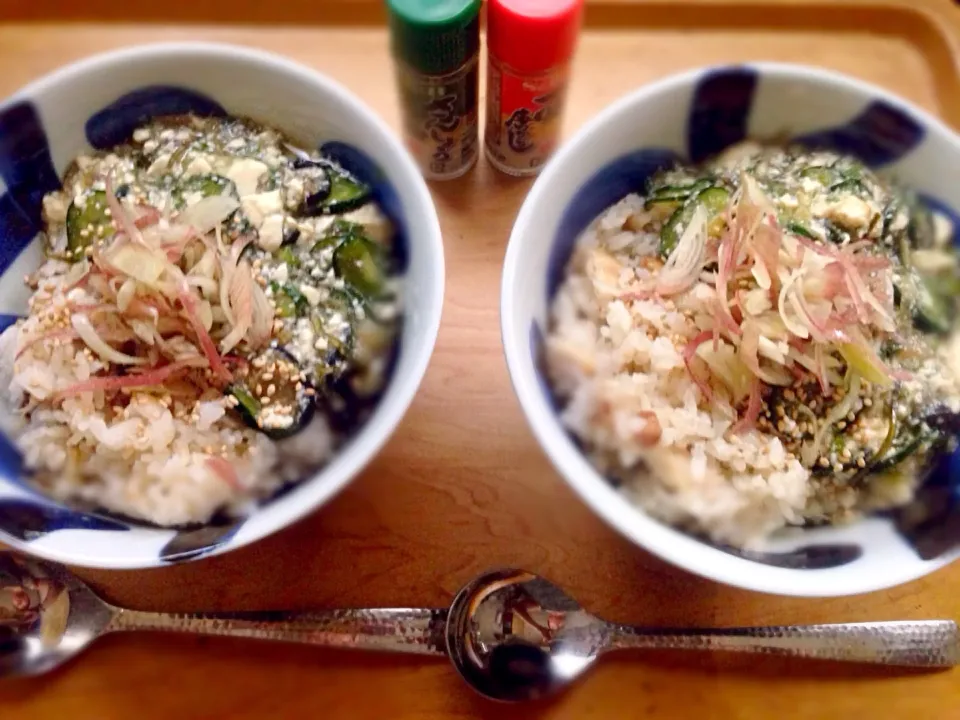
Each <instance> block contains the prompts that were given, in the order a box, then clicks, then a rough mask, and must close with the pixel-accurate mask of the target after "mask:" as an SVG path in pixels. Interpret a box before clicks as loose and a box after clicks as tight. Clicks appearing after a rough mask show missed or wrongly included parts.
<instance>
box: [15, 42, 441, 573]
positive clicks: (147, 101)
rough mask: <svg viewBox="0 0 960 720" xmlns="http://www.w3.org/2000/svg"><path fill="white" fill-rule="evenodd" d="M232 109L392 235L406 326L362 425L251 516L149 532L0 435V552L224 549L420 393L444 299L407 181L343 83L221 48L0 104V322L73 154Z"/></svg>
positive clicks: (157, 51) (181, 553) (59, 78)
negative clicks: (35, 473) (322, 162)
mask: <svg viewBox="0 0 960 720" xmlns="http://www.w3.org/2000/svg"><path fill="white" fill-rule="evenodd" d="M184 112H196V113H199V114H206V115H210V114H217V115H221V114H236V115H243V116H248V117H251V118H253V119H255V120H258V121H260V122H263V123H265V124H267V125H271V126H274V127H276V128H278V129H280V130H283V131H285V132H286V133H287V134H288V135H290V136H291V137H293V138H294V139H295V140H296V141H297V142H299V143H301V144H303V145H305V146H306V145H313V146H322V147H323V150H324V151H325V152H326V153H328V154H329V155H332V156H334V157H335V158H336V159H337V160H338V161H339V162H340V163H341V164H343V165H344V166H345V167H346V168H347V169H349V170H351V171H352V172H354V173H355V174H356V175H358V176H359V177H360V178H361V179H363V180H365V181H366V182H368V183H369V184H370V185H371V186H372V187H373V188H374V195H375V198H376V199H377V200H378V202H379V203H380V206H381V207H382V209H383V210H384V212H385V213H386V214H387V215H388V216H390V217H391V219H392V220H393V221H394V223H395V224H396V226H397V227H398V228H399V239H400V242H401V251H402V252H401V254H402V255H403V260H404V263H405V283H404V290H403V295H404V303H405V320H404V325H403V332H402V335H401V337H400V342H399V351H398V355H397V359H396V362H395V365H394V370H393V374H392V376H391V379H390V383H389V385H388V387H387V389H386V391H385V393H384V395H383V396H382V398H381V400H380V402H379V404H378V406H377V408H376V409H375V411H374V412H373V414H372V416H371V417H370V419H369V420H368V421H367V423H366V424H365V425H364V426H363V428H362V429H361V430H360V431H359V432H358V433H357V434H356V435H355V436H354V437H353V438H352V439H351V440H350V441H349V442H348V443H347V444H346V445H345V446H344V447H343V448H342V449H341V450H340V452H339V453H338V454H337V456H336V457H335V458H334V459H333V460H332V461H331V462H330V463H329V464H328V465H326V466H325V467H324V468H323V469H322V470H321V471H320V472H318V473H316V474H315V475H313V476H312V477H309V478H306V479H304V480H303V481H302V482H301V483H299V484H297V485H294V486H290V487H287V488H285V489H284V490H282V491H281V492H280V493H279V494H278V495H276V496H275V497H272V498H270V499H269V500H267V501H264V502H262V503H261V504H260V505H259V506H258V507H257V508H256V509H255V510H254V511H253V512H252V514H251V515H250V516H249V517H246V518H244V519H242V520H229V519H228V520H223V521H220V522H215V523H213V524H210V525H206V526H197V527H185V528H178V529H168V528H157V527H151V526H147V525H143V524H138V523H135V522H131V521H129V520H128V519H124V518H118V517H112V516H110V515H108V514H104V513H100V512H95V511H80V510H78V509H76V508H67V507H64V506H62V505H58V504H55V503H53V502H51V501H50V500H48V499H46V498H44V497H43V496H41V495H39V494H38V493H36V492H35V491H34V490H32V489H31V487H30V486H29V485H28V484H27V483H26V482H25V480H24V476H23V472H22V467H21V461H20V456H19V453H18V452H17V450H16V449H15V447H14V446H13V445H12V444H11V442H10V441H9V440H7V439H6V438H4V437H2V436H0V541H2V542H5V543H8V544H10V545H13V546H15V547H18V548H19V549H22V550H24V551H26V552H28V553H31V554H34V555H38V556H41V557H44V558H48V559H51V560H57V561H60V562H65V563H72V564H76V565H83V566H90V567H103V568H142V567H151V566H156V565H162V564H165V563H170V562H178V561H183V560H189V559H193V558H197V557H201V556H205V555H211V554H215V553H221V552H226V551H228V550H231V549H234V548H237V547H240V546H242V545H245V544H247V543H250V542H253V541H254V540H257V539H259V538H262V537H264V536H266V535H268V534H270V533H273V532H275V531H277V530H279V529H281V528H283V527H285V526H286V525H289V524H291V523H293V522H294V521H296V520H297V519H299V518H301V517H303V516H304V515H306V514H307V513H309V512H310V511H311V510H314V509H316V508H317V507H319V506H320V505H322V504H323V503H324V502H326V501H327V500H328V499H329V498H330V497H331V496H333V495H334V493H336V492H337V491H338V490H340V489H341V488H342V487H344V485H346V484H347V483H348V482H349V481H350V480H351V479H352V478H353V477H354V476H355V475H356V474H357V473H358V472H359V471H360V470H361V469H362V468H363V466H364V465H366V464H367V462H368V461H369V460H370V459H371V458H372V457H373V456H374V454H375V453H376V452H377V451H378V450H379V449H380V447H381V446H382V445H383V444H384V443H385V442H386V440H387V438H388V437H389V436H390V435H391V433H392V432H393V430H394V428H395V427H396V426H397V424H398V423H399V422H400V419H401V418H402V416H403V414H404V412H405V411H406V409H407V407H408V405H409V404H410V402H411V400H412V399H413V396H414V394H415V392H416V390H417V387H418V386H419V384H420V380H421V378H422V377H423V373H424V371H425V370H426V367H427V362H428V361H429V358H430V354H431V352H432V351H433V346H434V341H435V340H436V336H437V330H438V328H439V325H440V312H441V305H442V302H443V281H444V269H443V247H442V244H441V238H440V227H439V223H438V221H437V215H436V211H435V209H434V207H433V203H432V201H431V199H430V194H429V192H428V191H427V188H426V185H425V183H424V182H423V179H422V178H421V176H420V173H419V171H418V170H417V168H416V166H415V165H414V163H413V161H412V160H411V159H410V158H409V156H408V154H407V153H406V151H405V150H404V149H403V147H402V146H401V144H400V143H399V142H398V141H397V140H396V139H395V138H394V136H393V135H392V134H391V132H390V130H389V129H388V128H387V127H386V125H385V124H384V123H383V122H382V121H381V120H380V119H379V118H378V117H377V116H376V115H374V113H373V112H372V111H371V110H369V109H368V108H367V107H365V106H364V105H363V104H362V103H361V102H360V101H359V100H358V99H357V98H356V97H354V96H353V95H351V94H350V93H349V92H347V91H346V90H345V89H344V88H342V87H340V86H339V85H337V84H336V83H334V82H332V81H330V80H328V79H327V78H325V77H323V76H322V75H320V74H318V73H316V72H314V71H312V70H309V69H308V68H306V67H303V66H301V65H297V64H295V63H292V62H289V61H287V60H284V59H282V58H280V57H277V56H274V55H270V54H267V53H263V52H258V51H254V50H248V49H243V48H238V47H231V46H227V45H214V44H203V43H174V44H162V45H148V46H142V47H136V48H131V49H128V50H121V51H119V52H113V53H109V54H105V55H100V56H97V57H94V58H91V59H88V60H85V61H82V62H80V63H77V64H75V65H70V66H68V67H66V68H63V69H61V70H59V71H57V72H55V73H53V74H51V75H48V76H47V77H45V78H43V79H41V80H39V81H37V82H35V83H33V84H32V85H30V86H28V87H26V88H24V89H23V90H21V91H20V92H18V93H16V94H15V95H14V96H13V97H11V98H9V99H7V100H6V101H4V102H2V103H0V178H2V182H0V193H2V194H0V273H2V275H0V313H2V315H0V326H2V327H6V326H7V325H9V324H10V323H11V322H13V321H14V320H15V319H16V316H17V315H18V314H21V313H23V312H24V311H25V309H26V300H27V297H28V296H27V292H26V289H25V288H24V286H23V275H24V273H25V272H30V271H32V270H33V269H34V268H35V267H36V266H37V265H38V264H39V263H40V261H41V259H42V253H41V250H40V247H39V243H37V242H33V240H34V237H35V235H36V234H37V231H38V230H39V229H40V206H41V200H42V198H43V195H44V194H45V193H47V192H49V191H50V190H53V189H56V188H57V187H59V184H60V177H61V176H62V174H63V172H64V171H65V169H66V168H67V166H68V164H69V163H70V162H71V161H72V160H73V158H74V157H76V155H78V154H79V153H81V152H83V151H89V150H90V148H91V147H93V148H107V147H110V146H112V145H114V144H116V143H118V142H122V141H123V140H125V139H127V138H129V136H130V133H131V132H132V130H133V129H134V127H136V126H138V125H139V124H141V123H142V122H143V121H145V120H147V119H149V118H151V117H154V116H159V115H168V114H176V113H184Z"/></svg>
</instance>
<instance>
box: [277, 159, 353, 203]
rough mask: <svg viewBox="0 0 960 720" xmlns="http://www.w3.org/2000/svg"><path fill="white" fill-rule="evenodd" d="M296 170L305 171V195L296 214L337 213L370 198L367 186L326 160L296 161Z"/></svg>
mask: <svg viewBox="0 0 960 720" xmlns="http://www.w3.org/2000/svg"><path fill="white" fill-rule="evenodd" d="M293 168H294V169H295V170H305V171H307V173H308V177H307V179H306V181H305V183H304V197H303V201H302V202H301V203H300V206H299V208H297V213H298V214H300V215H306V216H308V217H312V216H315V215H339V214H340V213H345V212H349V211H351V210H356V209H357V208H358V207H360V206H361V205H363V204H365V203H366V202H367V201H368V200H369V199H370V187H369V186H367V185H366V184H364V183H362V182H360V181H359V180H357V179H356V178H354V177H353V176H352V175H350V173H348V172H346V171H345V170H343V169H342V168H340V167H338V166H337V165H335V164H334V163H331V162H329V161H327V160H297V161H295V162H294V164H293Z"/></svg>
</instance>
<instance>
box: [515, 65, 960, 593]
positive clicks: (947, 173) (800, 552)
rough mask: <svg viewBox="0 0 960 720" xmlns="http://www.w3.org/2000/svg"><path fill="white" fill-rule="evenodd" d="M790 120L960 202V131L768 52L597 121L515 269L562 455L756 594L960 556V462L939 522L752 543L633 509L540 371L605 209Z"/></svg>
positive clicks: (534, 417) (693, 558)
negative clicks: (588, 237)
mask: <svg viewBox="0 0 960 720" xmlns="http://www.w3.org/2000/svg"><path fill="white" fill-rule="evenodd" d="M784 132H786V133H787V134H788V135H789V136H790V137H793V138H797V139H801V140H805V141H807V142H813V143H816V144H819V145H826V146H830V147H833V148H835V149H838V150H842V151H844V152H851V153H853V154H856V155H859V156H860V157H861V158H862V159H863V160H864V161H865V162H867V164H869V165H871V166H873V167H883V169H884V170H888V171H890V172H892V173H894V174H896V175H897V176H898V177H899V178H901V179H902V180H903V181H905V182H906V183H908V184H910V185H912V186H913V187H915V188H916V189H918V190H920V191H921V192H922V193H924V194H925V195H926V196H927V199H928V200H930V201H931V202H932V203H934V204H937V205H938V206H939V208H940V209H942V210H949V209H950V208H960V138H958V137H957V135H955V134H954V133H953V132H952V131H951V130H949V129H948V128H947V127H946V126H945V125H944V124H943V123H942V122H940V121H939V120H937V119H936V118H934V117H932V116H930V115H929V114H927V113H925V112H923V111H922V110H920V109H918V108H916V107H914V106H912V105H910V104H908V103H906V102H905V101H903V100H901V99H899V98H897V97H895V96H893V95H891V94H890V93H888V92H886V91H884V90H882V89H880V88H877V87H874V86H871V85H867V84H865V83H862V82H859V81H857V80H853V79H851V78H847V77H844V76H842V75H839V74H836V73H833V72H828V71H824V70H819V69H815V68H811V67H802V66H792V65H779V64H762V63H761V64H753V65H746V66H730V67H713V68H706V69H701V70H696V71H693V72H687V73H684V74H681V75H676V76H672V77H669V78H667V79H665V80H661V81H659V82H656V83H653V84H651V85H648V86H646V87H643V88H641V89H639V90H636V91H635V92H633V93H631V94H630V95H628V96H627V97H625V98H623V99H621V100H619V101H618V102H615V103H614V104H613V105H611V106H610V107H608V108H606V109H605V110H603V111H602V112H601V113H600V114H599V115H597V116H596V117H595V118H593V119H592V120H591V121H590V122H588V123H587V124H586V125H585V126H584V127H583V128H582V129H581V130H580V131H579V132H578V133H577V134H576V135H575V136H574V137H573V139H572V140H570V141H569V142H567V143H566V144H565V145H564V146H563V147H562V148H561V149H560V151H559V152H558V153H557V155H556V156H555V157H554V158H553V159H552V160H551V161H550V163H549V164H548V166H547V167H546V168H545V170H544V172H543V173H542V174H541V175H540V177H539V178H538V180H537V182H536V183H535V185H534V186H533V189H532V190H531V192H530V194H529V195H528V197H527V199H526V201H525V202H524V204H523V207H522V208H521V210H520V214H519V216H518V217H517V221H516V223H515V225H514V227H513V233H512V235H511V237H510V243H509V246H508V248H507V254H506V260H505V264H504V269H503V286H502V295H501V322H502V331H503V344H504V349H505V352H506V357H507V364H508V366H509V369H510V374H511V377H512V380H513V385H514V389H515V390H516V393H517V395H518V397H519V399H520V403H521V405H522V406H523V410H524V412H525V413H526V415H527V419H528V421H529V423H530V425H531V427H532V428H533V431H534V434H535V435H536V437H537V439H538V440H539V442H540V444H541V445H542V446H543V449H544V450H545V451H546V453H547V454H548V455H549V457H550V459H551V460H552V461H553V464H554V466H555V467H556V468H557V470H558V471H559V472H560V474H561V475H562V476H563V477H564V478H565V479H566V481H567V482H568V483H569V484H570V485H571V486H572V487H573V489H574V490H575V491H576V492H577V493H578V494H579V495H580V497H581V498H582V499H583V500H584V501H585V502H586V503H587V504H588V505H590V507H591V508H593V510H594V511H595V512H597V513H598V514H599V515H600V516H601V517H603V518H604V519H605V520H606V521H607V522H608V523H609V524H610V525H612V526H613V527H614V528H616V529H617V530H619V531H620V532H621V533H622V534H623V535H625V536H626V537H628V538H630V539H631V540H633V541H634V542H635V543H637V544H638V545H640V546H642V547H644V548H646V549H647V550H649V551H651V552H653V553H655V554H657V555H659V556H660V557H662V558H664V559H666V560H668V561H670V562H672V563H674V564H676V565H678V566H680V567H683V568H685V569H687V570H690V571H692V572H695V573H698V574H700V575H703V576H705V577H708V578H713V579H715V580H718V581H721V582H724V583H729V584H731V585H737V586H740V587H744V588H750V589H754V590H760V591H766V592H773V593H781V594H787V595H809V596H829V595H845V594H853V593H860V592H866V591H870V590H877V589H880V588H885V587H889V586H892V585H896V584H899V583H903V582H906V581H908V580H912V579H914V578H918V577H920V576H922V575H926V574H927V573H929V572H932V571H933V570H936V569H937V568H940V567H942V566H944V565H946V564H947V563H950V562H952V561H953V560H955V559H957V558H958V557H960V500H958V495H960V491H958V487H957V479H958V476H960V473H958V472H956V471H954V472H950V470H951V469H952V468H953V467H954V465H953V464H952V463H951V464H950V467H948V468H945V469H944V471H942V472H939V473H937V475H935V477H934V478H933V479H932V480H931V482H930V483H928V485H927V486H925V488H924V490H922V491H921V494H920V498H919V499H918V502H917V503H915V504H914V505H913V506H912V507H911V511H913V512H914V513H915V514H916V515H917V516H919V517H921V518H924V521H923V522H922V523H920V524H917V523H916V522H915V518H914V519H911V514H910V513H909V512H904V513H890V514H887V515H884V516H883V517H870V518H867V519H865V520H862V521H860V522H858V523H856V524H853V525H851V526H848V527H842V528H819V529H794V530H792V531H787V532H784V533H782V534H781V535H780V536H778V537H777V538H776V539H774V540H772V541H771V542H770V546H769V548H765V550H769V552H767V553H757V554H753V555H747V554H743V553H736V552H733V551H730V550H729V549H721V548H718V547H715V546H713V545H711V544H709V543H707V542H704V541H703V540H701V539H699V538H697V537H693V536H691V535H688V534H686V533H684V532H680V531H678V530H675V529H674V528H672V527H670V526H668V525H666V524H663V523H661V522H659V521H657V520H655V519H653V518H651V517H650V516H648V515H647V514H645V513H644V512H643V511H641V510H639V509H637V508H635V507H633V506H632V505H630V504H629V503H628V502H627V501H626V500H625V499H624V498H623V497H622V496H621V495H620V494H619V493H618V492H617V491H616V490H615V489H614V488H613V487H612V486H611V485H610V484H609V483H608V482H607V481H606V480H605V479H604V478H603V477H602V476H601V475H600V474H599V473H598V472H597V471H596V470H594V468H593V467H592V466H591V465H590V463H589V462H588V461H587V460H586V458H585V457H584V456H583V454H582V453H581V452H580V450H579V449H578V448H577V445H576V444H575V443H574V441H573V440H572V439H571V437H570V436H569V435H568V434H567V433H566V432H565V431H564V429H563V427H562V426H561V424H560V422H559V420H558V416H557V412H556V410H555V407H554V404H553V401H552V398H551V396H550V391H549V388H548V385H547V383H546V382H545V380H544V378H543V375H542V374H541V372H540V369H539V364H538V356H539V354H540V350H541V348H540V346H541V343H542V337H543V334H544V332H545V329H546V318H547V308H548V303H549V297H550V295H551V293H552V292H553V289H554V288H555V287H556V283H557V279H558V277H559V276H560V273H561V272H562V268H563V265H564V263H565V262H566V260H567V258H568V257H569V254H570V249H571V247H572V246H573V243H574V240H575V238H576V237H577V235H578V234H579V233H580V232H581V231H582V230H583V229H584V228H585V227H586V225H587V224H588V223H589V222H590V221H591V220H592V219H593V218H594V217H595V216H596V215H597V214H599V213H600V212H601V211H602V210H603V209H604V208H606V207H608V206H609V205H611V204H613V203H614V202H616V201H617V200H619V199H620V198H621V197H623V196H625V195H626V194H628V193H629V192H634V191H638V190H640V191H642V189H643V186H644V181H645V180H646V178H647V177H648V176H649V175H650V174H651V172H652V171H653V170H655V169H656V168H658V167H659V166H661V165H663V164H664V163H667V162H669V161H670V160H671V159H672V158H675V157H677V156H680V157H684V158H687V159H693V160H699V159H703V158H705V157H707V156H709V155H711V154H714V153H716V152H718V151H719V150H721V149H723V148H724V147H727V146H728V145H730V144H733V143H735V142H737V141H739V140H741V139H743V138H744V137H745V136H746V137H750V136H755V137H774V136H778V135H779V134H781V133H784ZM955 224H956V223H955ZM958 227H960V226H958ZM955 239H956V238H955ZM957 467H958V468H960V466H957Z"/></svg>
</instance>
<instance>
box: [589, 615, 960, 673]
mask: <svg viewBox="0 0 960 720" xmlns="http://www.w3.org/2000/svg"><path fill="white" fill-rule="evenodd" d="M606 647H607V649H610V650H613V649H625V648H663V649H678V650H728V651H733V652H749V653H764V654H768V655H786V656H790V657H800V658H820V659H823V660H841V661H846V662H860V663H876V664H880V665H899V666H912V667H952V666H954V665H957V664H958V663H960V630H958V628H957V624H956V623H955V622H953V621H951V620H917V621H898V622H871V623H846V624H836V625H799V626H779V627H777V626H772V627H747V628H718V629H711V630H657V629H653V628H636V627H629V626H626V625H611V626H610V635H609V636H608V643H607V645H606Z"/></svg>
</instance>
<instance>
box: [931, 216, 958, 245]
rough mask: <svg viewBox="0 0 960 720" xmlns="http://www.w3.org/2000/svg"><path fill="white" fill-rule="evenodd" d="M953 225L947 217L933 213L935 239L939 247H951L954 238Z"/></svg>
mask: <svg viewBox="0 0 960 720" xmlns="http://www.w3.org/2000/svg"><path fill="white" fill-rule="evenodd" d="M953 229H954V228H953V223H952V222H951V221H950V218H948V217H947V216H946V215H944V214H943V213H940V212H934V213H933V239H934V242H935V243H936V244H937V247H944V246H947V245H950V240H951V239H952V238H953Z"/></svg>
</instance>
